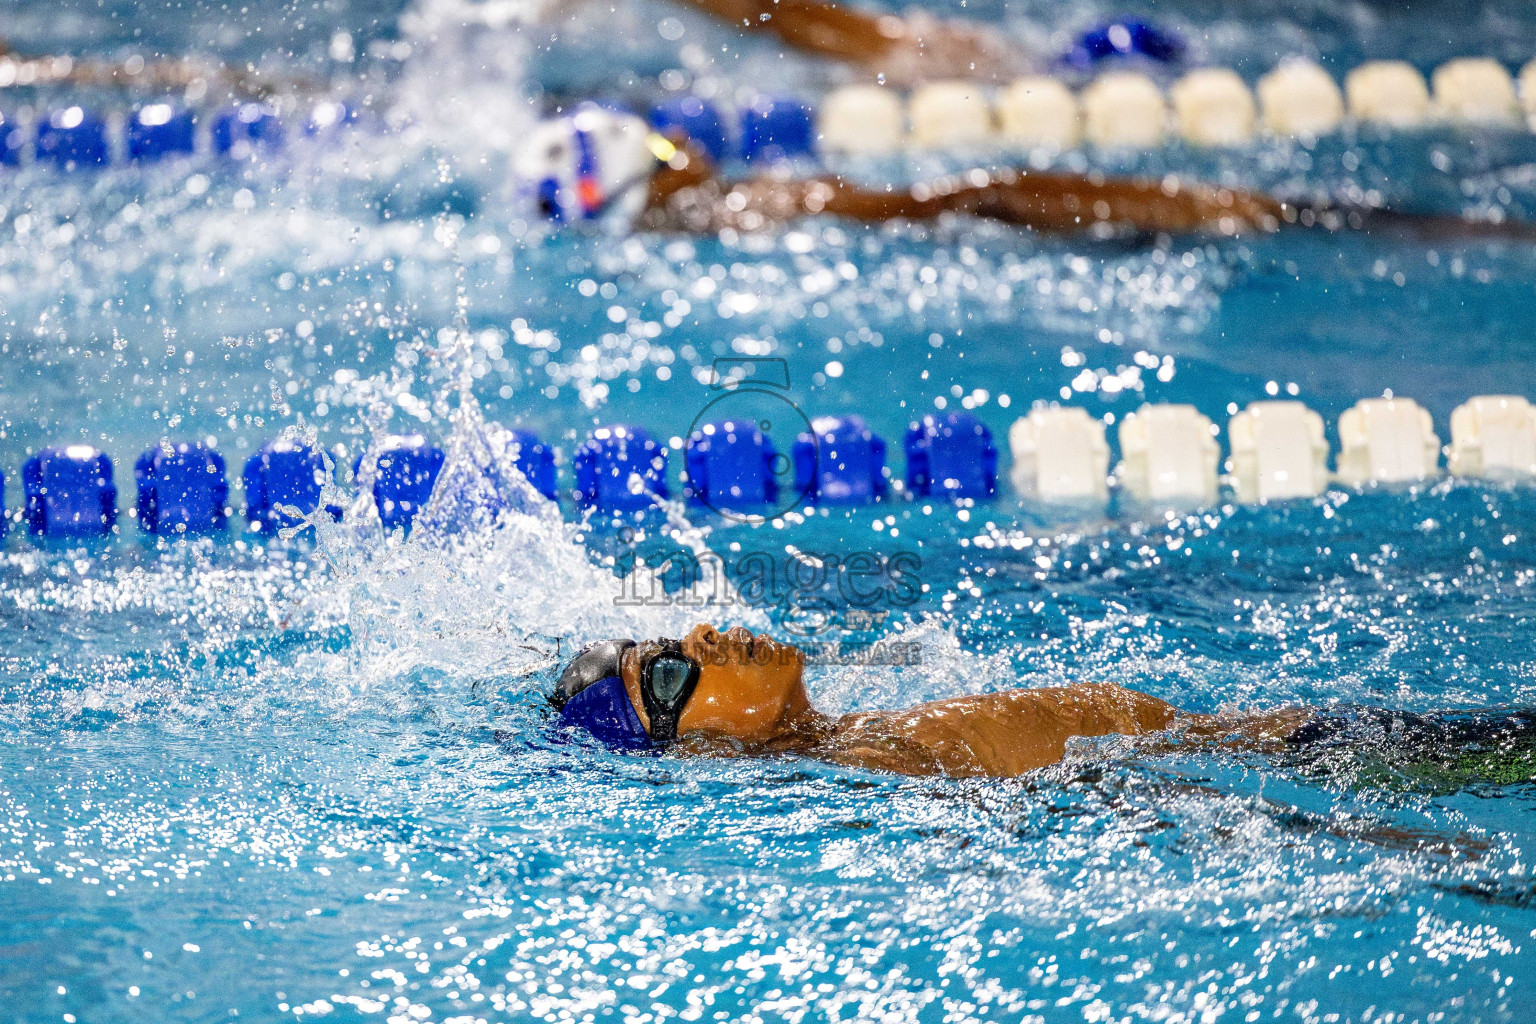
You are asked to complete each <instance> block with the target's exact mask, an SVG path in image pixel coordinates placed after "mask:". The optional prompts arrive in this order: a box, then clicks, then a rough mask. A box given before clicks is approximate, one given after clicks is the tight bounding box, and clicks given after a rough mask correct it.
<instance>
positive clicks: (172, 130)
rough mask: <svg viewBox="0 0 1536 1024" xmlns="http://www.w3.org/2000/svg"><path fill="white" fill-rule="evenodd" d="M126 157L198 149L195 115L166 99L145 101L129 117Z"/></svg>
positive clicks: (155, 156) (152, 156)
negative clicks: (156, 101)
mask: <svg viewBox="0 0 1536 1024" xmlns="http://www.w3.org/2000/svg"><path fill="white" fill-rule="evenodd" d="M126 141H127V149H128V159H130V160H138V161H150V160H162V159H164V158H166V157H169V156H190V155H191V154H192V153H194V152H196V150H197V115H195V114H194V113H193V112H192V111H190V110H178V109H177V108H176V107H174V106H172V105H171V104H169V103H148V104H145V105H144V106H142V107H140V108H138V109H137V110H135V111H134V112H133V116H132V117H130V118H128V130H127V140H126Z"/></svg>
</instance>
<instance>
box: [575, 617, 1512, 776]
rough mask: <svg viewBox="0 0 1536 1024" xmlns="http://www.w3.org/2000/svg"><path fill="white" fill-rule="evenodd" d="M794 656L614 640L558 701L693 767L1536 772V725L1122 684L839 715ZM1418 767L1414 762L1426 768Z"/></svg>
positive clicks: (764, 649)
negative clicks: (1240, 764)
mask: <svg viewBox="0 0 1536 1024" xmlns="http://www.w3.org/2000/svg"><path fill="white" fill-rule="evenodd" d="M804 670H805V657H804V655H803V654H802V653H801V652H800V651H799V650H798V649H797V648H795V647H793V646H791V645H789V644H784V643H780V642H778V641H776V640H773V639H771V638H770V637H768V636H766V635H756V636H754V635H753V634H752V633H751V632H750V631H748V630H746V629H743V628H741V627H736V628H734V629H729V630H726V631H725V632H723V633H722V632H720V631H719V630H717V629H715V628H714V627H712V626H709V625H705V624H702V623H701V624H700V625H697V626H695V627H694V628H693V630H692V631H690V632H689V634H688V635H687V636H686V637H685V638H683V639H682V640H680V641H679V640H646V641H641V642H639V643H635V642H634V641H630V640H608V641H603V642H602V643H598V644H594V645H592V646H590V647H588V648H587V649H586V650H584V651H583V652H582V653H581V654H580V655H578V656H577V657H576V658H575V659H574V660H573V661H572V662H571V663H570V664H569V665H568V666H566V668H565V670H564V672H563V673H562V674H561V676H560V680H559V683H558V685H557V687H556V690H555V693H554V694H553V696H552V701H553V703H554V704H555V706H556V707H557V708H558V709H559V712H560V718H561V721H562V723H563V724H565V725H568V726H572V727H575V728H580V729H584V730H586V731H587V732H590V733H592V734H593V735H594V736H596V737H597V738H598V739H600V740H602V741H603V742H605V743H607V744H609V745H611V746H614V747H617V748H620V749H629V750H643V749H653V748H656V747H666V748H667V749H668V750H669V751H671V752H674V753H678V754H685V755H711V756H738V755H741V754H799V755H802V756H805V757H812V758H816V759H818V760H823V761H829V762H832V763H835V764H842V765H847V766H850V767H856V768H866V769H870V770H874V771H885V772H894V773H898V774H903V775H944V776H950V777H956V778H967V777H978V776H980V777H994V778H1010V777H1014V776H1018V775H1022V774H1024V773H1026V772H1029V771H1033V770H1035V769H1038V768H1044V767H1047V766H1048V765H1052V764H1055V763H1057V762H1059V761H1060V760H1062V758H1064V757H1065V756H1066V753H1067V747H1068V744H1069V742H1070V741H1071V740H1072V738H1073V737H1097V736H1110V735H1121V736H1146V735H1149V734H1153V733H1162V734H1164V735H1165V736H1166V738H1167V740H1168V741H1169V742H1170V743H1174V744H1178V745H1181V746H1184V747H1202V746H1222V747H1240V748H1258V749H1275V750H1286V749H1295V748H1300V747H1313V746H1315V747H1318V748H1319V749H1325V748H1326V749H1328V750H1336V749H1337V748H1340V747H1350V748H1365V747H1368V746H1370V745H1371V744H1372V743H1373V742H1376V741H1378V740H1382V741H1387V742H1388V743H1389V744H1391V745H1394V746H1395V747H1396V748H1397V751H1398V753H1399V754H1402V755H1404V756H1405V757H1409V758H1417V759H1418V760H1419V761H1421V762H1425V763H1428V762H1429V761H1431V760H1433V757H1434V754H1435V753H1436V752H1440V753H1445V754H1447V755H1449V756H1450V758H1451V759H1452V760H1453V761H1454V762H1455V764H1454V768H1453V769H1452V770H1446V771H1442V772H1440V773H1439V774H1440V776H1441V777H1442V778H1443V779H1450V778H1454V777H1457V775H1458V773H1459V775H1460V776H1461V777H1464V778H1471V777H1485V778H1489V779H1492V780H1495V781H1508V780H1510V779H1513V778H1519V779H1524V778H1530V777H1532V776H1533V775H1536V760H1533V758H1532V752H1533V749H1536V747H1533V741H1536V714H1533V713H1530V712H1527V711H1524V710H1515V711H1510V712H1498V713H1491V714H1484V715H1477V714H1461V715H1450V716H1443V717H1440V718H1432V717H1427V716H1421V715H1412V714H1405V713H1400V712H1392V711H1386V710H1382V709H1374V708H1346V709H1339V710H1330V711H1326V712H1325V711H1319V710H1315V709H1310V708H1305V707H1300V706H1291V707H1284V708H1279V709H1276V710H1273V711H1268V712H1261V713H1257V714H1247V715H1241V716H1231V715H1202V714H1191V713H1189V712H1185V711H1182V710H1180V709H1179V708H1176V707H1174V706H1173V705H1171V704H1169V703H1167V702H1166V701H1163V700H1160V699H1158V698H1157V697H1153V696H1151V695H1149V694H1145V693H1140V692H1138V691H1136V690H1128V689H1126V688H1124V687H1121V686H1115V685H1111V684H1078V685H1074V686H1066V687H1045V688H1040V689H1015V690H1006V691H1001V692H997V693H985V694H976V695H973V696H965V697H952V698H948V699H945V700H937V701H930V702H928V703H925V704H919V705H917V706H915V707H912V708H907V709H904V710H900V711H868V712H854V713H852V714H847V715H843V716H842V717H840V718H837V719H833V718H830V717H829V716H827V715H824V714H822V713H821V712H820V711H817V710H816V708H815V707H814V706H813V705H812V704H811V699H810V695H809V694H808V693H807V692H806V689H805V679H804ZM1415 763H1417V762H1415Z"/></svg>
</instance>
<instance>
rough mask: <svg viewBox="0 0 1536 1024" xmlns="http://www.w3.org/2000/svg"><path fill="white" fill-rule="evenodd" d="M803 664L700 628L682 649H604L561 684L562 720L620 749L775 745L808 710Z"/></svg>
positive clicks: (742, 636)
mask: <svg viewBox="0 0 1536 1024" xmlns="http://www.w3.org/2000/svg"><path fill="white" fill-rule="evenodd" d="M804 670H805V656H804V655H803V654H802V653H801V652H800V651H799V650H798V649H796V648H795V647H793V646H791V645H789V644H781V643H779V642H777V641H775V640H773V639H771V638H770V637H768V636H766V635H758V636H754V635H753V634H752V633H751V632H750V631H749V630H746V629H742V628H740V627H737V628H735V629H729V630H726V631H725V632H724V633H722V632H720V631H718V630H716V629H715V628H714V627H712V626H707V625H702V624H701V625H698V626H695V627H694V628H693V630H692V631H690V632H689V634H688V635H687V636H686V637H684V638H683V639H682V640H644V641H641V642H639V643H635V642H634V641H632V640H606V641H603V642H602V643H599V644H593V645H591V646H589V647H587V648H586V649H584V650H583V651H582V653H581V654H580V655H578V656H577V657H576V659H575V660H573V661H572V662H571V663H570V664H569V665H568V666H566V669H565V671H564V672H563V673H562V674H561V676H560V683H559V685H558V687H557V688H556V691H555V695H554V698H553V699H554V703H555V705H556V706H557V707H558V708H559V709H560V714H561V717H562V719H563V720H564V721H565V722H566V723H567V724H569V725H573V726H577V727H579V728H582V729H585V730H586V731H588V732H590V733H592V734H593V735H594V736H596V737H597V738H598V739H600V740H602V741H603V742H605V743H607V744H609V745H610V746H615V747H619V748H623V749H643V748H647V747H651V746H658V745H665V744H667V743H670V742H672V741H674V740H677V739H682V738H686V737H690V736H696V737H702V738H714V739H727V740H734V741H738V742H741V743H747V744H753V745H758V744H764V743H771V742H772V741H773V740H775V739H777V738H779V737H782V736H784V735H786V734H788V733H790V732H792V731H793V730H794V728H795V727H796V725H797V723H799V722H800V721H801V720H803V719H804V718H805V717H806V716H807V715H808V714H809V713H810V710H811V704H810V698H809V696H808V695H807V694H806V692H805V681H804Z"/></svg>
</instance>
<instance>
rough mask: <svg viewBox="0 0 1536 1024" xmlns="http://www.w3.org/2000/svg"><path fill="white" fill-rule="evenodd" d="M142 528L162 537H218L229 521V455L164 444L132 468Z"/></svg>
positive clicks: (198, 447) (203, 447) (201, 447)
mask: <svg viewBox="0 0 1536 1024" xmlns="http://www.w3.org/2000/svg"><path fill="white" fill-rule="evenodd" d="M133 477H134V480H135V481H136V482H137V483H138V489H139V495H138V504H137V508H138V514H139V528H140V529H142V530H145V531H147V532H149V533H153V534H157V535H160V536H168V535H172V534H182V533H217V532H218V531H220V530H222V529H224V526H225V522H226V520H227V517H228V514H229V513H228V511H227V509H226V507H225V506H227V505H228V504H229V481H228V479H227V478H226V477H225V475H224V456H222V455H220V454H219V453H218V452H216V451H214V450H213V449H212V448H209V447H208V446H207V445H204V444H199V443H198V442H195V441H181V442H178V443H176V444H169V443H167V444H161V445H156V446H155V447H153V448H150V449H148V450H147V451H145V452H144V454H143V455H140V456H139V458H138V461H137V462H135V463H134V466H133Z"/></svg>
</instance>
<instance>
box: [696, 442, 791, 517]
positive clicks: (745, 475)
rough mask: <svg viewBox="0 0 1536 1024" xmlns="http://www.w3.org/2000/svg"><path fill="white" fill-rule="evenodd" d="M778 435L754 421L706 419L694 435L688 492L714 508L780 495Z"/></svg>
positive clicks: (745, 504)
mask: <svg viewBox="0 0 1536 1024" xmlns="http://www.w3.org/2000/svg"><path fill="white" fill-rule="evenodd" d="M778 455H779V453H778V451H777V450H776V449H775V448H774V446H773V439H772V438H770V437H768V436H767V435H766V434H764V433H763V432H762V431H761V430H759V429H758V428H757V424H755V423H753V422H751V421H750V420H748V421H736V420H723V421H721V422H719V423H706V424H704V425H703V426H702V427H700V428H699V429H698V430H695V431H694V432H693V434H692V435H690V436H689V438H688V458H687V471H688V479H687V493H688V496H689V497H691V498H693V499H694V500H695V501H699V502H702V503H703V504H705V505H708V506H710V507H711V508H714V509H719V510H724V509H741V508H749V507H751V506H754V505H765V504H772V503H773V502H776V501H778V500H779V481H778V477H777V476H775V475H774V462H775V460H776V459H777V458H778Z"/></svg>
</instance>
